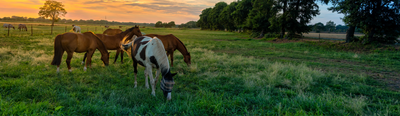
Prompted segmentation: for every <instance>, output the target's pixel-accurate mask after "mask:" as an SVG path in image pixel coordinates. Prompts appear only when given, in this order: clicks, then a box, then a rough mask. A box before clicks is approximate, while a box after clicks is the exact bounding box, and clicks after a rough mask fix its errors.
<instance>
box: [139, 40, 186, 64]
mask: <svg viewBox="0 0 400 116" xmlns="http://www.w3.org/2000/svg"><path fill="white" fill-rule="evenodd" d="M145 36H149V37H157V38H158V39H160V40H161V41H162V43H163V44H164V48H165V51H167V56H168V55H169V56H170V58H171V67H172V66H174V51H175V50H176V49H178V50H179V52H181V53H182V55H183V60H184V61H185V62H186V64H187V65H188V66H189V65H190V64H191V62H190V53H189V52H188V51H187V49H186V47H185V45H184V44H183V43H182V41H181V40H179V39H178V38H177V37H176V36H174V35H172V34H168V35H157V34H146V35H145Z"/></svg>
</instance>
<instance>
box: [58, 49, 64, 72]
mask: <svg viewBox="0 0 400 116" xmlns="http://www.w3.org/2000/svg"><path fill="white" fill-rule="evenodd" d="M64 52H65V51H63V52H62V53H61V59H60V60H62V56H63V55H64ZM60 64H61V63H60ZM59 72H60V65H57V73H59Z"/></svg>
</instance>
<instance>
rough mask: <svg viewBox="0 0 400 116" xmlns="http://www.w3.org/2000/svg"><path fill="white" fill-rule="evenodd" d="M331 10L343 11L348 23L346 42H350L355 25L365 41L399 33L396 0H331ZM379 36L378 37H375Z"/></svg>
mask: <svg viewBox="0 0 400 116" xmlns="http://www.w3.org/2000/svg"><path fill="white" fill-rule="evenodd" d="M332 3H333V5H334V6H333V7H331V8H329V10H332V11H333V12H339V13H343V14H344V15H345V16H344V17H343V22H345V23H346V24H347V25H349V26H350V27H349V29H348V33H347V35H346V42H351V41H352V40H351V38H353V36H354V31H355V27H359V28H361V29H362V30H363V32H364V34H365V35H366V36H367V40H366V41H364V42H366V43H369V42H372V41H387V40H392V39H396V38H397V37H398V36H399V35H400V13H399V12H400V3H399V1H398V0H332ZM376 38H379V39H376Z"/></svg>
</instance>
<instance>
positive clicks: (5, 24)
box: [3, 23, 15, 30]
mask: <svg viewBox="0 0 400 116" xmlns="http://www.w3.org/2000/svg"><path fill="white" fill-rule="evenodd" d="M3 27H4V28H13V29H14V30H15V27H14V26H13V25H11V24H7V23H4V24H3Z"/></svg>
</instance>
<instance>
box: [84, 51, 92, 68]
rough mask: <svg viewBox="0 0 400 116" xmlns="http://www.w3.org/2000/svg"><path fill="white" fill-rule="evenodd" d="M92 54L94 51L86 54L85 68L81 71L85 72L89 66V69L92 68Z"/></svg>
mask: <svg viewBox="0 0 400 116" xmlns="http://www.w3.org/2000/svg"><path fill="white" fill-rule="evenodd" d="M93 53H94V50H89V51H88V52H87V56H86V58H87V62H86V64H85V67H83V71H86V69H87V66H88V65H89V68H92V56H93Z"/></svg>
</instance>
